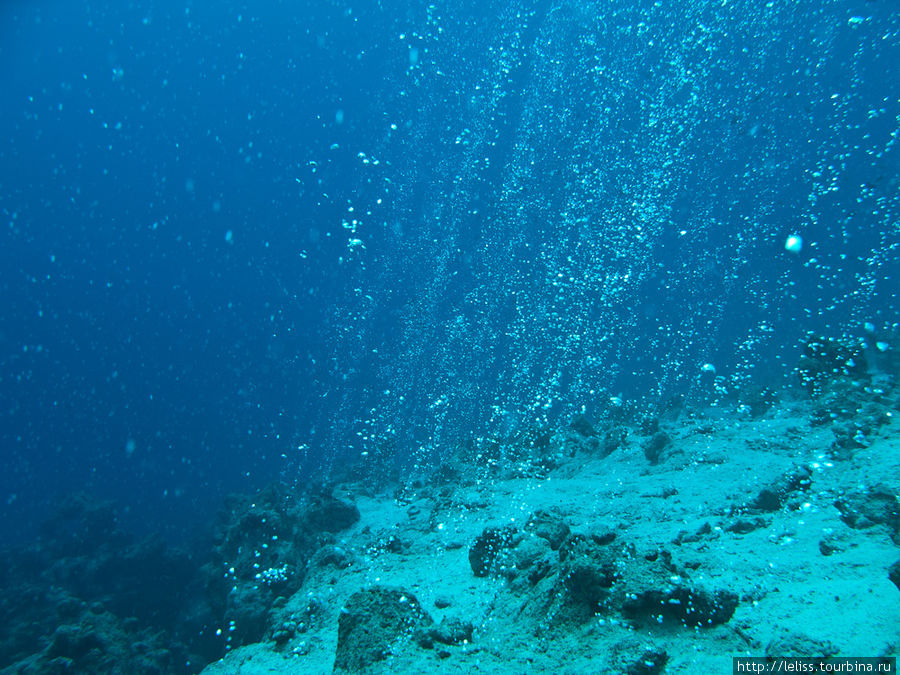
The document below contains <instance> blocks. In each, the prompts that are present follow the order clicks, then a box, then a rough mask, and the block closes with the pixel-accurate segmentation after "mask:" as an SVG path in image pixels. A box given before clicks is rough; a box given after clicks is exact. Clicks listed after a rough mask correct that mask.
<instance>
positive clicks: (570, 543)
mask: <svg viewBox="0 0 900 675" xmlns="http://www.w3.org/2000/svg"><path fill="white" fill-rule="evenodd" d="M559 558H560V563H561V569H560V578H561V579H562V580H563V585H564V588H565V590H566V592H567V594H568V597H569V598H570V599H571V600H572V603H573V604H574V606H575V609H577V610H578V611H579V613H581V614H586V615H589V614H593V613H594V612H596V611H597V610H598V609H599V608H600V606H601V605H602V604H603V603H604V602H605V601H606V600H607V599H608V598H609V596H610V593H611V591H612V587H613V585H614V584H615V583H616V581H617V580H618V579H619V576H620V567H619V564H618V558H619V552H618V551H616V550H613V549H611V548H610V547H608V546H602V545H599V544H597V543H595V542H594V541H593V540H591V539H588V538H585V537H582V536H575V537H571V538H569V539H568V540H567V541H566V542H565V545H564V546H563V547H562V548H560V551H559Z"/></svg>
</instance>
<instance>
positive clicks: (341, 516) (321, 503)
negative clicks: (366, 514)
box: [306, 495, 359, 532]
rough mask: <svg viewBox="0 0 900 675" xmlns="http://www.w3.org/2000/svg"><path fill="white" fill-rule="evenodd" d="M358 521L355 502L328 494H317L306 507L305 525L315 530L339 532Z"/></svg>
mask: <svg viewBox="0 0 900 675" xmlns="http://www.w3.org/2000/svg"><path fill="white" fill-rule="evenodd" d="M357 521H359V509H358V508H356V505H355V504H351V503H349V502H345V501H342V500H340V499H337V498H335V497H332V496H330V495H322V496H318V497H317V498H315V499H314V500H313V502H312V503H311V504H310V505H309V506H308V507H307V508H306V523H307V526H308V527H309V528H310V529H311V530H313V531H315V532H340V531H341V530H346V529H347V528H348V527H350V526H352V525H354V524H355V523H356V522H357Z"/></svg>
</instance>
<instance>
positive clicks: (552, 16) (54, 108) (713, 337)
mask: <svg viewBox="0 0 900 675" xmlns="http://www.w3.org/2000/svg"><path fill="white" fill-rule="evenodd" d="M898 31H900V18H898V13H897V11H896V6H895V5H894V4H893V3H892V2H889V1H887V0H871V1H864V0H860V1H852V2H851V1H843V0H840V1H831V2H822V3H785V2H774V3H769V5H765V3H756V2H749V1H744V0H739V1H737V2H730V3H706V2H693V3H674V2H673V3H668V2H658V3H652V2H645V1H640V0H639V1H635V0H613V1H612V2H589V1H583V2H550V1H547V0H536V1H535V2H532V3H504V2H477V3H476V2H468V1H466V0H463V1H457V2H446V3H434V4H430V3H406V2H404V3H401V2H375V1H374V0H373V1H372V2H361V3H343V2H306V1H304V0H300V1H298V2H275V1H273V2H263V3H248V4H242V3H229V2H226V3H218V2H217V3H213V2H202V1H201V2H178V3H175V2H158V3H145V2H131V3H118V2H93V1H91V2H82V3H71V2H49V1H48V2H5V3H4V4H3V5H2V7H0V78H2V79H0V91H2V92H3V93H2V103H0V124H2V128H3V129H5V130H6V132H5V134H4V137H3V139H2V144H0V213H2V222H0V293H2V295H0V303H2V312H0V444H2V453H3V466H4V470H3V471H2V474H0V498H2V500H3V503H4V504H5V505H6V506H5V508H4V513H5V516H6V517H4V518H3V521H2V522H3V527H4V533H3V534H4V537H5V539H6V540H7V541H12V540H14V539H15V538H18V537H24V538H27V537H28V536H29V534H30V532H31V531H32V529H33V527H34V525H35V523H36V522H38V521H39V520H40V518H41V517H42V514H44V513H46V511H47V509H48V508H49V507H48V503H49V501H50V500H51V499H52V498H53V497H54V496H55V495H58V494H63V493H66V492H69V491H71V490H86V491H88V492H90V493H92V494H96V495H98V496H101V497H104V498H113V499H116V500H118V501H119V502H120V504H121V505H122V506H123V507H124V508H125V509H126V512H125V517H126V520H127V521H128V524H129V526H130V527H133V528H138V529H140V528H143V527H147V528H151V529H163V530H165V531H167V532H169V534H171V535H172V536H175V537H177V536H181V535H183V534H185V532H189V531H190V529H191V528H192V527H194V526H195V525H197V524H198V523H202V522H204V519H205V518H208V516H209V514H210V513H211V512H213V511H214V510H215V509H217V508H218V506H219V505H220V503H221V500H222V498H223V496H224V494H225V493H227V492H229V491H234V490H249V489H252V488H254V487H258V486H260V485H263V484H265V483H267V482H268V481H271V480H273V479H276V478H282V479H286V480H294V479H296V480H300V481H309V480H316V479H318V478H320V477H321V475H322V474H323V472H325V471H327V470H328V468H329V467H330V466H331V465H332V464H333V463H334V461H335V460H337V459H340V458H343V457H354V456H358V455H360V453H363V452H369V453H370V455H369V457H370V461H378V458H379V457H381V456H383V450H384V448H385V447H388V446H391V445H393V446H395V447H397V448H398V449H399V453H400V454H399V458H400V459H399V461H401V462H402V461H408V462H409V463H414V462H416V461H426V460H427V459H428V458H429V457H432V456H434V455H436V454H440V452H441V449H442V447H446V445H447V444H449V443H454V442H456V440H458V439H459V438H465V437H472V436H478V435H480V434H489V433H503V432H504V431H507V430H509V429H511V428H515V427H516V426H518V425H522V424H528V423H541V422H544V421H547V420H549V421H553V420H555V419H559V418H561V417H565V416H567V415H570V414H571V413H572V412H574V411H577V410H580V409H581V408H582V406H584V407H585V409H586V410H588V411H589V412H591V413H592V414H594V415H602V413H603V411H604V410H606V409H607V408H608V407H609V405H610V399H611V398H612V397H621V399H622V400H623V401H624V402H625V404H626V405H633V406H635V407H637V408H639V407H640V406H642V405H649V404H650V403H651V402H654V401H657V400H658V399H659V398H661V397H663V398H664V397H666V396H669V395H671V394H673V393H678V392H681V393H686V394H688V395H690V396H693V397H696V398H697V399H699V400H709V401H715V400H718V399H722V400H723V401H724V400H726V399H725V397H724V396H723V395H720V394H717V393H716V391H715V390H714V388H713V386H714V383H713V382H712V381H711V378H707V377H704V376H703V375H702V373H701V366H702V365H703V364H704V363H712V364H714V365H715V367H716V372H717V374H718V375H719V376H720V378H721V379H720V381H719V384H720V389H723V388H724V389H727V390H728V391H729V392H730V395H731V396H732V398H733V399H734V398H737V399H739V398H740V391H742V388H745V387H747V386H749V385H750V384H751V383H755V384H759V385H773V384H774V385H775V386H781V385H784V384H785V383H787V382H789V381H791V378H792V377H793V375H792V369H793V366H794V365H795V363H796V359H797V354H798V353H799V349H800V344H801V341H802V339H803V337H804V336H805V335H806V334H807V333H808V332H810V331H815V332H819V333H823V334H826V335H831V336H835V337H838V336H851V337H854V338H855V337H865V336H868V337H869V338H870V339H871V338H872V336H871V335H870V334H868V333H867V332H866V329H865V328H864V324H865V323H866V322H870V323H871V324H872V326H874V328H875V332H876V334H878V335H889V334H890V333H891V331H892V325H893V328H894V329H895V328H896V323H895V322H896V321H897V320H898V319H897V309H898V305H897V299H896V298H897V292H898V290H900V288H898V272H900V267H898V265H897V250H898V249H897V247H898V246H900V225H898V222H900V196H898V195H900V191H898V187H900V179H898V168H900V160H898V150H897V143H898V134H900V121H898V120H900V117H898V116H900V77H898V76H900V72H898V65H897V64H898V63H900V40H898ZM793 233H797V234H800V235H802V237H803V240H804V247H803V249H802V251H800V252H799V253H797V254H792V253H790V252H787V251H785V248H784V243H785V239H786V237H787V236H788V235H791V234H793ZM729 400H732V399H729ZM733 403H734V401H733V400H732V403H731V404H733ZM722 405H724V403H723V404H722Z"/></svg>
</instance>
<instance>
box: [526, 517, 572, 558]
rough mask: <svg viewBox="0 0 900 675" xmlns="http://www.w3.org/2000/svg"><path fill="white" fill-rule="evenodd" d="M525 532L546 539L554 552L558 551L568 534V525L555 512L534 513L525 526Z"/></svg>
mask: <svg viewBox="0 0 900 675" xmlns="http://www.w3.org/2000/svg"><path fill="white" fill-rule="evenodd" d="M525 530H526V531H532V532H534V533H535V534H536V535H537V536H538V537H540V538H541V539H546V540H547V542H549V544H550V548H552V549H553V550H554V551H556V550H557V549H559V547H560V546H561V545H562V543H563V542H564V541H565V540H566V537H568V536H569V532H570V530H569V526H568V524H567V523H566V522H565V520H563V517H562V515H561V514H560V513H559V512H558V511H556V510H550V511H535V512H534V513H533V514H532V515H531V517H530V518H529V519H528V522H527V523H526V524H525Z"/></svg>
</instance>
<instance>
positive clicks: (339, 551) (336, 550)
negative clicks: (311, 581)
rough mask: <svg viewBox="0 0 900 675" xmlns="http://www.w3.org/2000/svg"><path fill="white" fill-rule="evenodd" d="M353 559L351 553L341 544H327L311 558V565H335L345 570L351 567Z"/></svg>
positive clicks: (334, 566) (320, 566)
mask: <svg viewBox="0 0 900 675" xmlns="http://www.w3.org/2000/svg"><path fill="white" fill-rule="evenodd" d="M351 563H352V560H351V558H350V554H349V553H347V551H345V550H344V549H343V548H341V547H340V546H334V545H331V544H329V545H327V546H323V547H322V548H320V549H319V550H318V551H316V552H315V554H314V555H313V557H312V559H311V560H310V566H311V567H319V568H322V567H333V568H335V569H339V570H344V569H347V568H348V567H350V565H351Z"/></svg>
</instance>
